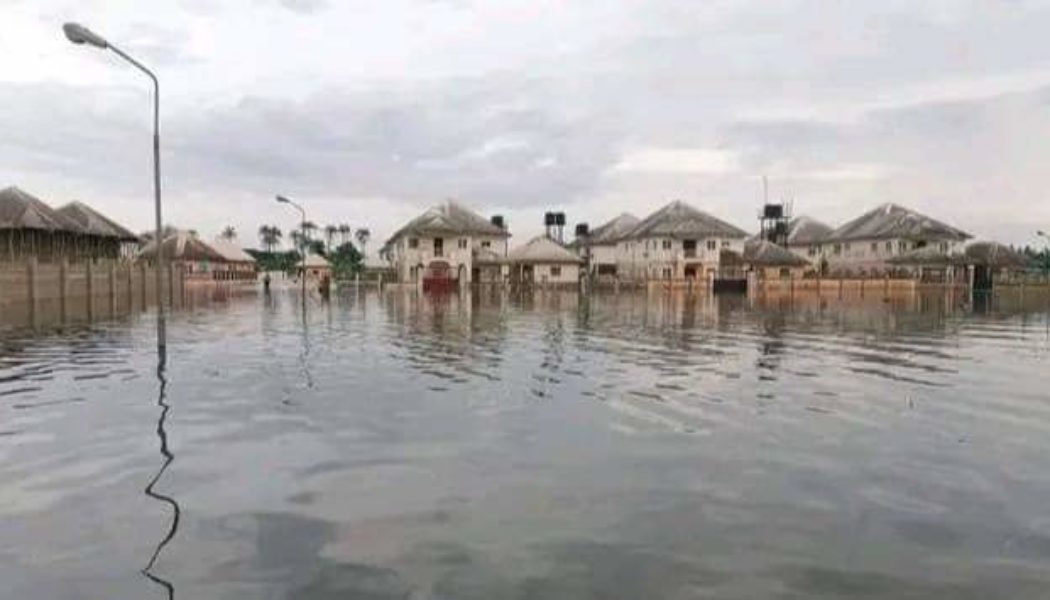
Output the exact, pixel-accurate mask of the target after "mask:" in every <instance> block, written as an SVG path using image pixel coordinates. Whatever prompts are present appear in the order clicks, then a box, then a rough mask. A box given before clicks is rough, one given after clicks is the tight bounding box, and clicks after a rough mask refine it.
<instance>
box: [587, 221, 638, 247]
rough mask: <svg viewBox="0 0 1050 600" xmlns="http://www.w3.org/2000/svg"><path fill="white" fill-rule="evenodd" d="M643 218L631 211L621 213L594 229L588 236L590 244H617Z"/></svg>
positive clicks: (588, 243)
mask: <svg viewBox="0 0 1050 600" xmlns="http://www.w3.org/2000/svg"><path fill="white" fill-rule="evenodd" d="M641 222H642V220H641V219H639V218H638V217H636V216H634V215H632V214H631V213H621V214H620V215H619V216H618V217H616V218H615V219H612V220H611V221H609V222H607V223H604V224H602V225H600V226H598V227H595V228H594V229H592V230H591V231H590V232H589V233H588V234H587V238H586V242H585V243H586V244H587V245H589V246H600V245H602V244H615V243H616V242H618V241H620V240H621V239H623V238H624V237H625V236H626V235H627V234H628V233H630V232H631V230H633V229H634V228H635V227H637V226H638V224H639V223H641Z"/></svg>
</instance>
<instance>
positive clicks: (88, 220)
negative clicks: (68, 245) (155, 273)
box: [55, 201, 139, 242]
mask: <svg viewBox="0 0 1050 600" xmlns="http://www.w3.org/2000/svg"><path fill="white" fill-rule="evenodd" d="M55 212H56V213H58V214H59V215H61V216H62V217H64V218H65V219H66V220H67V221H68V222H72V223H74V224H75V225H76V226H77V228H78V229H79V230H80V232H81V233H83V234H86V235H93V236H97V237H101V238H112V239H116V240H119V241H122V242H135V241H138V239H139V238H138V236H137V235H135V234H134V233H132V232H131V231H129V230H127V229H126V228H124V227H123V226H122V225H120V224H118V223H117V222H116V221H114V220H112V219H110V218H109V217H107V216H106V215H104V214H102V213H100V212H98V211H97V210H95V209H93V208H91V207H90V206H88V205H87V204H84V203H83V202H79V201H74V202H70V203H69V204H66V205H65V206H62V207H60V208H59V209H58V210H56V211H55Z"/></svg>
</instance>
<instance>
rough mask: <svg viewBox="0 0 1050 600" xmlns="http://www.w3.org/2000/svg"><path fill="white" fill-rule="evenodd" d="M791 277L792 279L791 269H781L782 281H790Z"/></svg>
mask: <svg viewBox="0 0 1050 600" xmlns="http://www.w3.org/2000/svg"><path fill="white" fill-rule="evenodd" d="M790 277H791V269H789V268H787V267H783V268H781V269H780V278H781V279H788V278H790Z"/></svg>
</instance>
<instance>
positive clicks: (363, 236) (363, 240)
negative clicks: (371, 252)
mask: <svg viewBox="0 0 1050 600" xmlns="http://www.w3.org/2000/svg"><path fill="white" fill-rule="evenodd" d="M355 235H356V237H357V243H358V244H361V256H364V255H365V244H367V243H368V239H369V238H371V237H372V232H371V231H369V230H368V228H367V227H361V228H359V229H358V230H357V233H356V234H355Z"/></svg>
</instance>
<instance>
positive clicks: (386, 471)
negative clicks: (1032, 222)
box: [0, 290, 1050, 599]
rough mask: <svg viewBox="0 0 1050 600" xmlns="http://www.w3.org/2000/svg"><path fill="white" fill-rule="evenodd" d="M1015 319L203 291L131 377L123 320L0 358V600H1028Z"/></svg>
mask: <svg viewBox="0 0 1050 600" xmlns="http://www.w3.org/2000/svg"><path fill="white" fill-rule="evenodd" d="M304 308H305V311H304ZM1048 308H1050V305H1048V299H1047V298H1046V297H1039V296H1037V295H1033V294H1027V295H1024V296H1022V295H1020V294H1014V295H1010V294H998V295H996V296H991V297H987V298H977V299H971V298H965V297H961V296H956V295H951V294H948V295H946V294H943V293H931V294H922V295H917V296H909V297H900V298H889V299H886V298H882V297H875V296H869V297H863V298H861V297H856V298H849V297H846V298H838V297H837V296H834V297H816V296H813V295H808V296H807V295H794V296H790V295H789V296H786V297H758V298H750V299H749V298H743V297H711V296H707V295H697V294H681V293H652V294H645V293H621V294H612V293H609V294H595V295H590V296H579V295H577V294H573V293H567V292H553V291H551V292H536V293H533V294H525V295H517V294H510V293H507V292H505V291H501V290H483V291H479V292H476V293H474V294H471V295H469V296H464V297H460V296H458V295H455V294H453V295H450V296H420V295H418V294H416V293H412V292H387V293H384V294H377V293H375V292H374V291H370V292H364V291H362V292H359V293H357V292H353V291H349V292H345V293H343V294H341V295H335V296H333V297H332V298H331V300H330V301H328V302H322V301H321V300H320V298H318V297H316V296H315V297H311V298H309V299H308V301H307V304H306V305H305V306H304V305H303V304H302V302H301V299H300V297H299V295H298V293H291V292H284V291H275V292H273V293H272V294H269V295H261V294H258V295H257V294H255V293H254V292H251V291H233V290H224V291H221V292H214V293H212V292H209V293H208V295H207V296H204V297H192V296H191V297H188V298H186V302H185V306H183V307H182V308H181V310H178V311H176V312H175V313H173V314H172V315H171V318H170V325H169V344H170V346H169V352H168V362H167V364H166V365H165V364H163V363H162V364H161V365H160V368H158V365H157V363H156V362H155V354H154V349H155V346H154V343H155V338H154V331H153V330H152V326H153V323H154V321H153V320H152V318H151V317H150V315H149V314H148V313H147V314H135V313H129V314H127V315H124V316H120V315H117V317H116V318H115V319H112V320H106V321H102V322H96V323H93V324H80V325H76V324H68V323H67V324H65V325H61V324H60V325H57V326H56V328H45V329H44V330H42V331H33V330H31V329H22V328H18V329H7V330H5V332H4V333H3V335H2V336H0V481H2V482H3V484H4V485H3V488H2V490H0V582H3V584H2V586H3V587H0V591H2V592H3V593H0V597H12V598H22V597H46V598H60V599H61V598H82V597H159V596H158V595H163V594H166V595H167V597H169V598H170V597H174V595H175V593H174V592H175V589H178V591H179V594H178V595H179V596H180V597H185V598H259V597H267V598H434V599H437V598H442V599H443V598H465V599H474V598H477V599H490V598H508V597H509V598H543V599H547V598H624V599H626V598H692V597H718V598H765V597H778V598H829V599H830V598H952V599H954V598H985V597H1010V598H1043V597H1045V590H1046V589H1050V587H1048V586H1050V574H1048V571H1047V569H1046V568H1045V567H1046V565H1047V564H1048V563H1050V520H1048V519H1047V516H1046V509H1045V505H1046V498H1047V497H1048V496H1050V470H1048V469H1047V468H1046V466H1045V457H1046V456H1047V453H1048V451H1050V405H1048V404H1047V393H1046V384H1045V373H1046V368H1047V363H1048V358H1050V309H1048ZM144 399H150V400H149V401H146V402H144V401H143V400H144ZM158 444H159V451H160V456H159V458H160V460H159V461H158V454H157V452H158ZM175 449H177V452H174V451H173V450H175ZM176 453H177V455H178V461H176V460H175V454H176ZM143 482H148V483H147V485H146V487H145V494H143V487H142V484H143ZM143 575H145V577H147V578H148V580H144V579H143V577H142V576H143ZM151 594H152V596H150V595H151Z"/></svg>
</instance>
